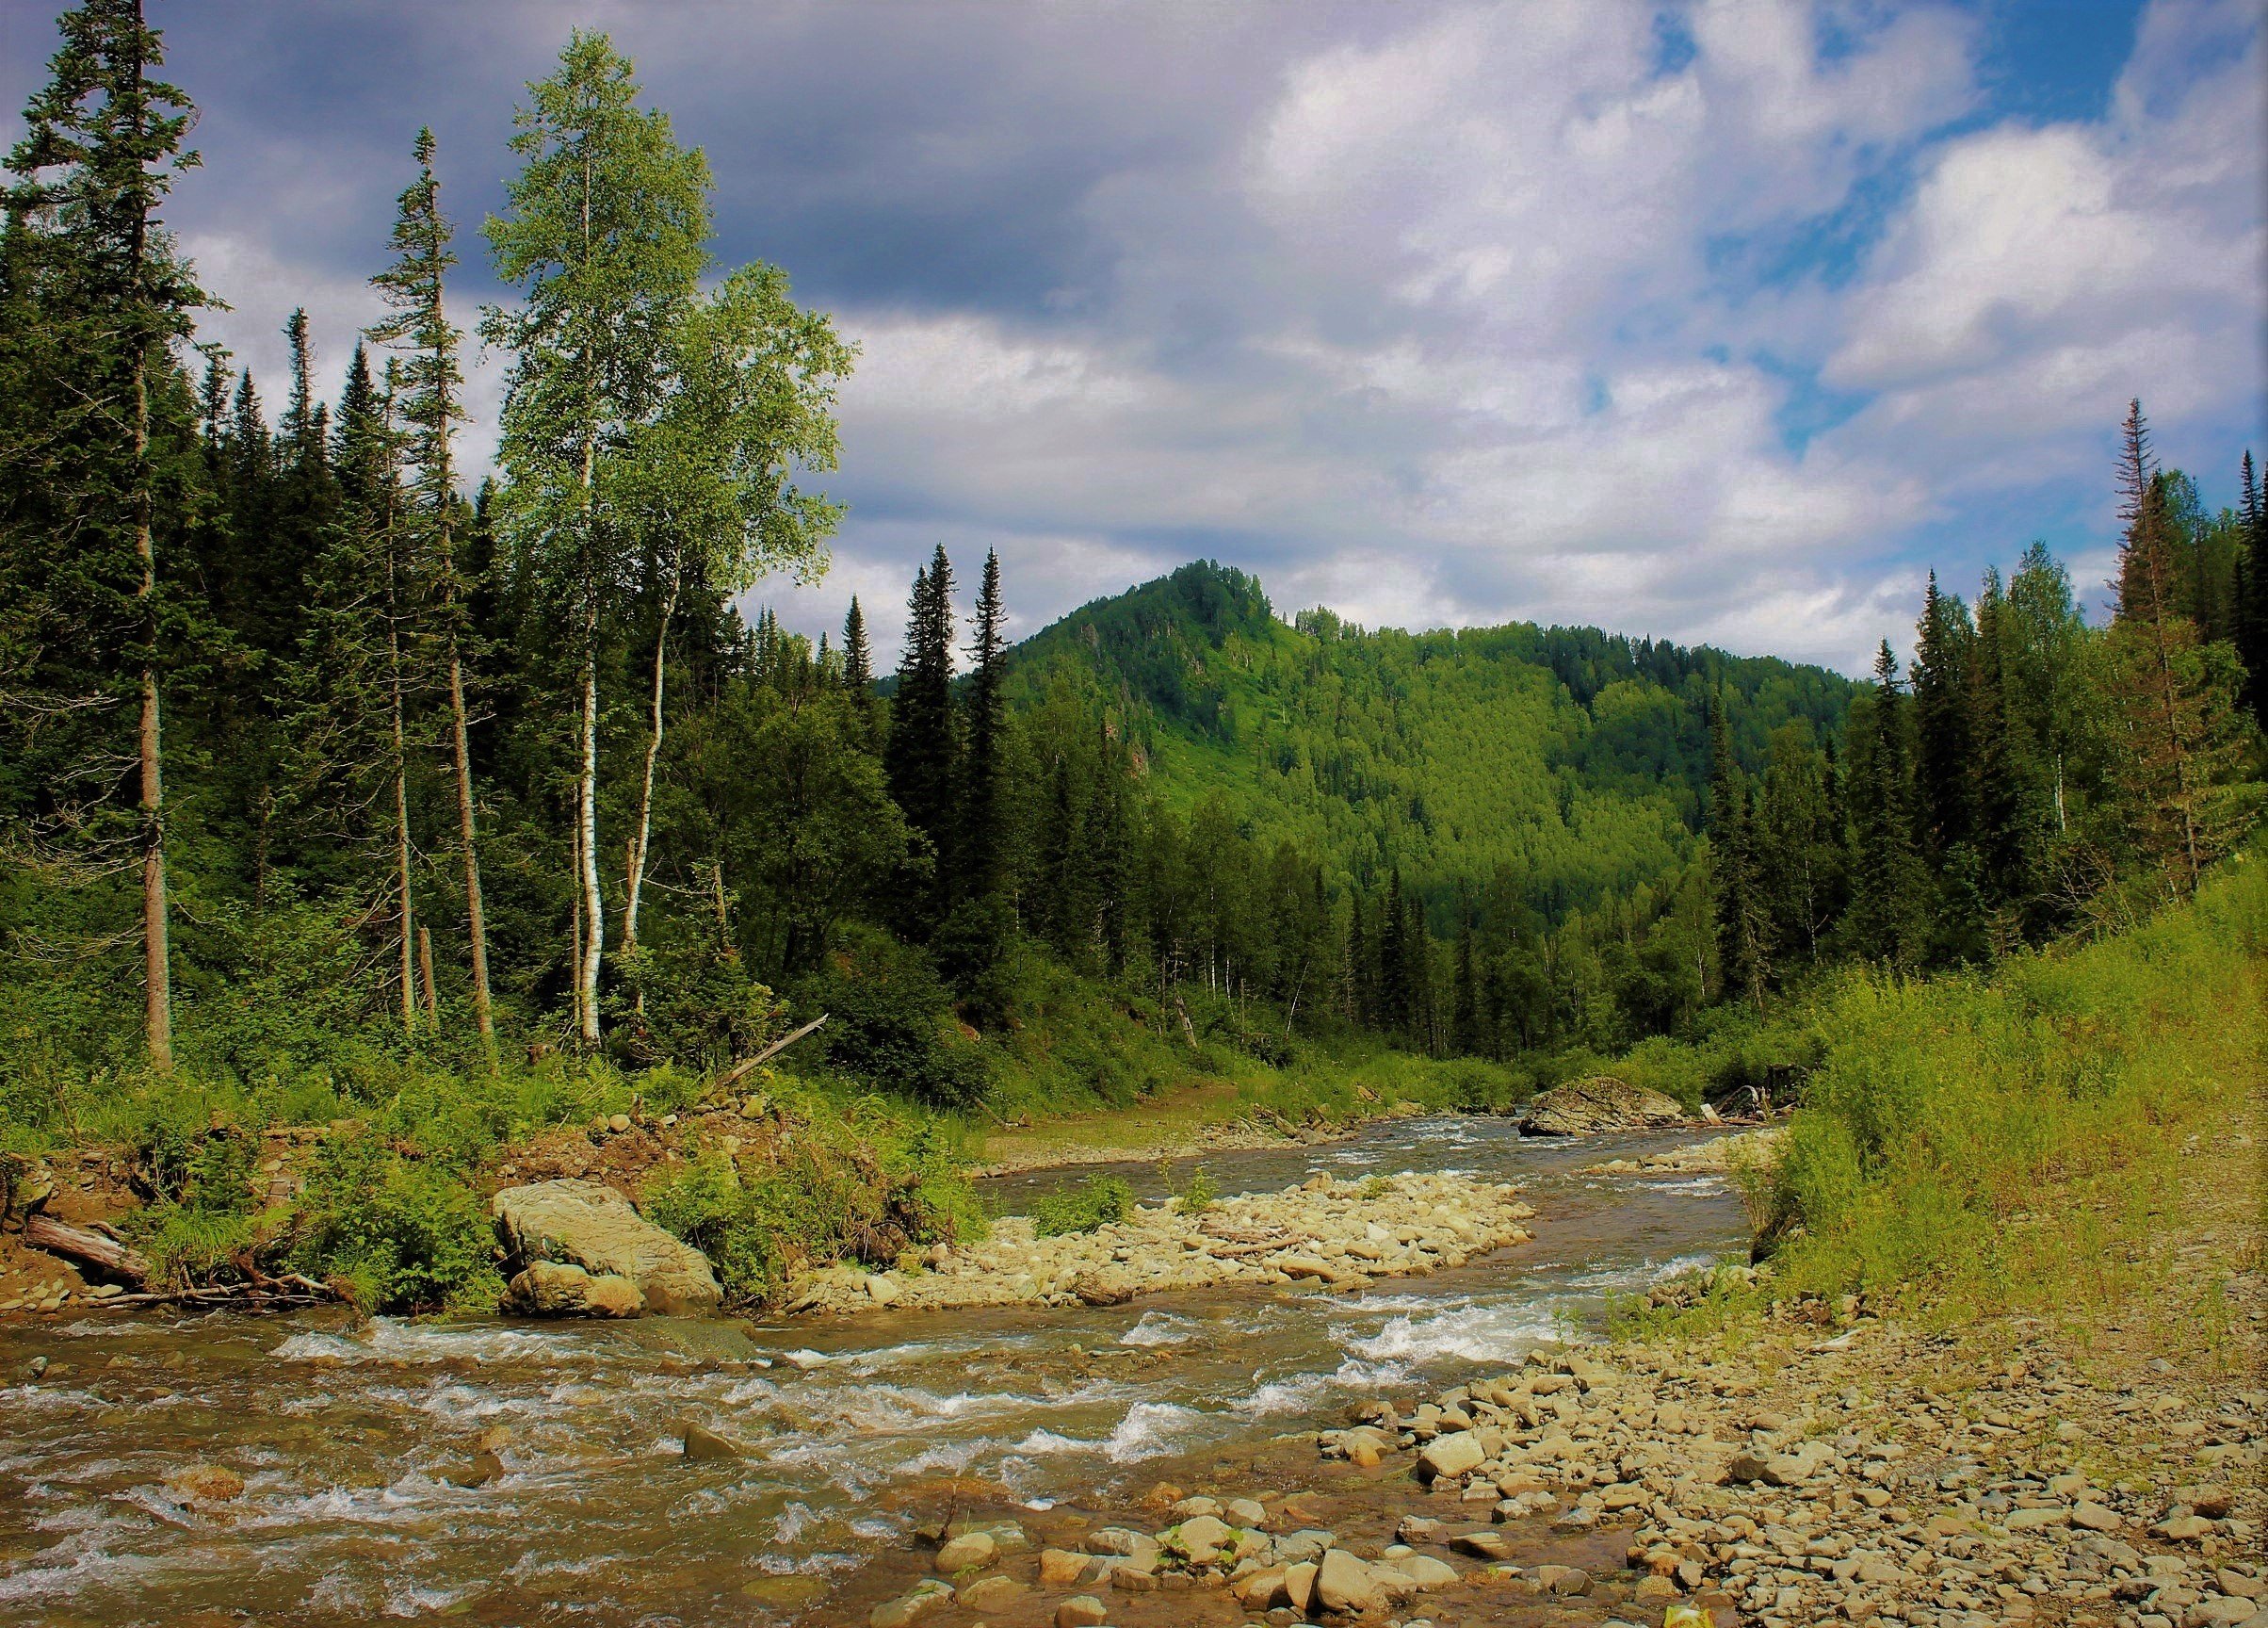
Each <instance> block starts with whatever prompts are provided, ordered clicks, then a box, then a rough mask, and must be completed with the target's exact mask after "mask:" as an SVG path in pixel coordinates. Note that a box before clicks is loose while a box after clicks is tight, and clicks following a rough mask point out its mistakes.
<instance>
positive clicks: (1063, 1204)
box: [1031, 1176, 1134, 1238]
mask: <svg viewBox="0 0 2268 1628" xmlns="http://www.w3.org/2000/svg"><path fill="white" fill-rule="evenodd" d="M1132 1213H1134V1189H1133V1188H1131V1187H1129V1186H1127V1185H1126V1180H1125V1179H1124V1178H1123V1177H1118V1176H1092V1177H1089V1178H1088V1180H1087V1184H1086V1185H1085V1186H1084V1187H1080V1188H1078V1189H1077V1190H1073V1189H1070V1188H1060V1189H1058V1190H1057V1191H1055V1192H1053V1193H1050V1194H1047V1195H1046V1196H1045V1197H1041V1198H1038V1199H1035V1200H1034V1201H1033V1203H1032V1206H1031V1226H1032V1230H1033V1231H1035V1232H1037V1233H1038V1234H1039V1235H1040V1236H1041V1237H1043V1238H1057V1237H1061V1236H1062V1235H1063V1234H1065V1233H1069V1232H1093V1231H1094V1230H1095V1229H1097V1228H1101V1227H1107V1226H1109V1225H1110V1224H1111V1223H1113V1222H1117V1221H1124V1220H1125V1219H1126V1217H1127V1216H1128V1215H1131V1214H1132Z"/></svg>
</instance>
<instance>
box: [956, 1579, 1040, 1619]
mask: <svg viewBox="0 0 2268 1628" xmlns="http://www.w3.org/2000/svg"><path fill="white" fill-rule="evenodd" d="M1030 1592H1031V1588H1030V1586H1029V1584H1024V1583H1019V1582H1017V1581H1016V1580H1015V1579H1014V1578H1013V1577H983V1578H980V1579H978V1580H977V1581H976V1582H974V1583H971V1584H970V1585H969V1586H968V1587H965V1588H964V1589H962V1590H961V1604H963V1605H964V1606H965V1607H966V1608H967V1609H969V1610H971V1611H999V1610H1004V1609H1005V1608H1007V1607H1008V1606H1011V1605H1013V1604H1015V1603H1016V1602H1017V1601H1019V1600H1021V1599H1023V1598H1024V1596H1025V1595H1027V1594H1029V1593H1030Z"/></svg>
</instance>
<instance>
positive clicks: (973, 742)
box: [956, 549, 1008, 898]
mask: <svg viewBox="0 0 2268 1628" xmlns="http://www.w3.org/2000/svg"><path fill="white" fill-rule="evenodd" d="M1006 616H1007V612H1006V609H1005V607H1004V606H1003V605H1002V603H1001V599H1000V557H999V555H998V554H997V553H995V552H993V551H992V550H989V549H988V550H986V552H985V555H984V575H983V577H982V578H981V579H980V586H979V588H978V591H977V613H976V615H975V616H974V617H972V618H971V619H970V624H969V626H970V630H971V634H972V637H971V639H970V642H969V647H968V657H969V679H968V688H967V692H966V693H965V695H964V700H963V712H964V716H965V718H966V720H967V724H966V728H965V731H964V740H965V741H967V750H966V752H965V754H964V757H963V758H962V765H961V780H962V785H961V806H960V818H961V830H960V838H959V844H958V851H957V854H956V862H957V864H958V865H959V867H960V877H959V884H958V890H959V892H960V893H961V894H962V895H963V896H964V897H972V898H973V897H977V896H979V895H981V894H985V893H989V892H991V891H993V890H994V889H995V888H996V887H999V886H1000V884H1001V880H1002V872H1003V870H1004V861H1003V852H1002V851H1003V848H1004V845H1005V844H1004V840H1003V838H1004V833H1003V831H1002V830H1001V822H1002V809H1001V803H1000V790H1001V778H1002V774H1003V772H1004V764H1003V761H1002V758H1003V756H1004V753H1005V749H1006V744H1007V742H1006V733H1007V728H1008V714H1007V700H1006V697H1005V695H1004V694H1003V693H1002V690H1001V682H1002V678H1003V675H1002V673H1001V669H1000V660H1001V656H1002V654H1003V653H1004V652H1005V650H1006V649H1007V636H1006V632H1005V622H1006Z"/></svg>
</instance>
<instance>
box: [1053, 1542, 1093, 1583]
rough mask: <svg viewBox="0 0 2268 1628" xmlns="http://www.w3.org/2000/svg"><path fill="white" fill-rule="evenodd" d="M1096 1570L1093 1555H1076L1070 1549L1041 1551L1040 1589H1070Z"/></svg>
mask: <svg viewBox="0 0 2268 1628" xmlns="http://www.w3.org/2000/svg"><path fill="white" fill-rule="evenodd" d="M1093 1569H1095V1563H1094V1558H1093V1555H1075V1554H1073V1553H1072V1552H1071V1551H1070V1550H1068V1549H1043V1550H1041V1551H1040V1587H1043V1588H1068V1587H1071V1586H1072V1585H1073V1584H1075V1583H1078V1582H1082V1581H1084V1580H1085V1579H1086V1577H1087V1574H1088V1572H1089V1571H1090V1570H1093Z"/></svg>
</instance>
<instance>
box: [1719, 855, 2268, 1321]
mask: <svg viewBox="0 0 2268 1628" xmlns="http://www.w3.org/2000/svg"><path fill="white" fill-rule="evenodd" d="M2264 966H2268V862H2263V861H2262V859H2261V858H2260V856H2259V855H2257V854H2255V855H2240V856H2239V857H2238V858H2236V859H2234V860H2231V861H2230V862H2229V863H2228V864H2227V865H2226V866H2225V867H2223V869H2222V870H2221V871H2220V872H2219V873H2218V874H2217V875H2215V876H2214V877H2213V878H2211V880H2210V881H2209V882H2208V883H2207V885H2206V886H2205V887H2204V888H2203V889H2202V890H2201V891H2200V892H2199V894H2198V896H2197V898H2196V899H2195V901H2193V902H2189V903H2186V904H2180V905H2178V906H2176V907H2173V908H2169V909H2167V910H2165V911H2163V913H2162V914H2160V915H2159V916H2157V917H2156V918H2154V919H2152V920H2147V921H2145V922H2143V923H2141V924H2140V925H2138V926H2136V927H2134V928H2132V929H2131V930H2130V931H2128V932H2126V933H2123V934H2120V935H2118V936H2113V937H2107V938H2103V939H2100V940H2097V941H2094V942H2089V943H2082V944H2073V945H2066V946H2059V947H2055V948H2051V949H2049V950H2046V951H2042V952H2036V953H2031V954H2025V955H2020V956H2017V957H2015V958H2013V959H2011V960H2008V961H2005V962H2003V963H2001V965H2000V966H1999V967H1998V968H1996V969H1994V970H1993V971H1992V972H1991V973H1990V974H1989V975H1982V974H1964V975H1946V976H1940V977H1935V978H1929V979H1920V980H1902V979H1896V978H1891V977H1887V976H1884V975H1879V974H1867V973H1851V974H1848V975H1846V976H1844V977H1842V978H1841V979H1839V980H1838V981H1836V982H1834V983H1833V984H1831V985H1828V986H1826V987H1824V988H1823V989H1822V990H1820V991H1818V992H1816V993H1815V994H1814V995H1813V996H1812V997H1811V998H1810V999H1808V1000H1807V1001H1805V1002H1804V1003H1803V1005H1802V1007H1801V1009H1800V1011H1797V1012H1794V1013H1790V1015H1788V1017H1786V1018H1784V1019H1782V1021H1783V1022H1785V1023H1790V1024H1793V1025H1794V1026H1795V1028H1797V1029H1800V1031H1801V1034H1802V1038H1803V1039H1804V1041H1805V1043H1806V1045H1807V1046H1808V1047H1809V1048H1810V1049H1811V1050H1813V1052H1814V1053H1815V1055H1816V1056H1817V1058H1818V1065H1817V1066H1816V1068H1815V1069H1814V1070H1813V1072H1812V1074H1811V1076H1810V1078H1809V1081H1808V1083H1807V1086H1806V1094H1805V1098H1804V1102H1803V1106H1802V1107H1801V1109H1800V1110H1799V1111H1798V1112H1797V1113H1796V1115H1794V1117H1793V1120H1792V1122H1791V1124H1790V1131H1789V1135H1788V1139H1787V1143H1786V1147H1785V1152H1784V1155H1783V1156H1782V1157H1781V1158H1780V1160H1779V1161H1778V1162H1777V1163H1776V1164H1775V1165H1774V1166H1773V1167H1772V1168H1771V1169H1770V1170H1769V1171H1767V1172H1764V1173H1762V1174H1761V1175H1760V1176H1759V1177H1758V1179H1757V1180H1756V1181H1755V1183H1754V1186H1753V1189H1752V1192H1751V1194H1750V1197H1751V1202H1752V1209H1753V1213H1754V1215H1755V1217H1756V1219H1757V1221H1758V1227H1759V1232H1760V1235H1761V1238H1762V1241H1763V1244H1764V1245H1765V1247H1766V1248H1767V1249H1768V1250H1769V1252H1770V1256H1771V1260H1772V1263H1773V1267H1774V1272H1773V1275H1772V1277H1771V1278H1769V1279H1768V1288H1767V1293H1768V1294H1769V1296H1770V1297H1772V1298H1774V1299H1780V1298H1788V1297H1792V1296H1802V1295H1820V1296H1825V1297H1830V1298H1833V1297H1839V1296H1842V1295H1845V1294H1861V1295H1864V1296H1866V1297H1867V1298H1868V1299H1869V1301H1870V1302H1871V1303H1875V1304H1878V1305H1879V1304H1886V1303H1901V1302H1903V1303H1904V1304H1907V1305H1908V1306H1910V1307H1913V1308H1915V1309H1919V1310H1926V1311H1930V1312H1931V1313H1933V1314H1935V1315H1937V1316H1941V1317H1964V1316H1968V1315H1974V1314H1980V1313H1990V1312H1996V1311H2012V1310H2026V1311H2049V1310H2057V1311H2072V1310H2074V1309H2079V1308H2085V1307H2088V1306H2098V1305H2104V1304H2108V1303H2111V1302H2113V1301H2114V1300H2116V1299H2118V1298H2120V1297H2122V1296H2124V1295H2125V1294H2130V1293H2131V1292H2132V1291H2133V1290H2134V1289H2136V1288H2137V1287H2138V1286H2140V1285H2141V1284H2142V1282H2143V1281H2144V1280H2145V1279H2146V1278H2147V1274H2148V1271H2149V1267H2148V1264H2147V1262H2148V1258H2149V1248H2148V1243H2149V1239H2150V1237H2151V1234H2152V1233H2153V1231H2154V1230H2156V1229H2159V1228H2160V1227H2162V1226H2163V1222H2164V1220H2165V1218H2166V1217H2167V1215H2168V1214H2169V1213H2171V1210H2172V1208H2173V1207H2174V1200H2175V1197H2176V1195H2177V1193H2178V1190H2179V1182H2180V1181H2181V1180H2182V1172H2181V1170H2180V1168H2179V1164H2180V1158H2181V1148H2182V1145H2183V1143H2184V1142H2185V1141H2186V1140H2188V1139H2189V1138H2191V1137H2193V1136H2199V1135H2202V1136H2212V1135H2215V1134H2218V1133H2220V1132H2222V1131H2224V1130H2225V1129H2226V1128H2227V1121H2228V1119H2229V1117H2230V1115H2231V1114H2232V1113H2233V1112H2234V1111H2235V1109H2236V1108H2237V1107H2238V1106H2239V1105H2240V1104H2242V1103H2243V1101H2244V1099H2245V1098H2246V1097H2247V1095H2256V1094H2258V1093H2259V1092H2260V1091H2261V1089H2262V1087H2263V1084H2264V1083H2268V1062H2264V1059H2268V1016H2264V1014H2268V986H2264V981H2263V975H2262V969H2263V967H2264ZM1790 1032H1793V1031H1790ZM1715 1298H1716V1299H1717V1300H1718V1301H1719V1302H1720V1304H1718V1305H1716V1306H1714V1307H1713V1308H1711V1309H1710V1310H1709V1311H1708V1312H1706V1313H1705V1315H1704V1319H1703V1320H1704V1321H1707V1320H1708V1319H1709V1317H1711V1316H1731V1317H1734V1318H1736V1319H1737V1318H1738V1316H1739V1315H1740V1314H1741V1312H1740V1303H1743V1302H1745V1301H1746V1300H1747V1299H1748V1298H1749V1297H1748V1296H1747V1295H1746V1294H1745V1292H1743V1291H1739V1290H1733V1289H1728V1290H1726V1291H1724V1292H1722V1293H1721V1294H1719V1295H1718V1296H1716V1297H1715Z"/></svg>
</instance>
